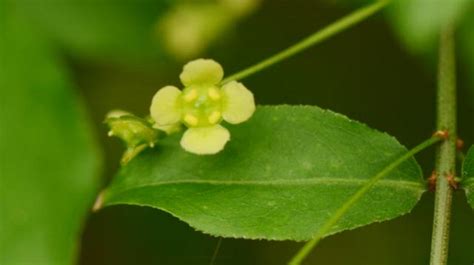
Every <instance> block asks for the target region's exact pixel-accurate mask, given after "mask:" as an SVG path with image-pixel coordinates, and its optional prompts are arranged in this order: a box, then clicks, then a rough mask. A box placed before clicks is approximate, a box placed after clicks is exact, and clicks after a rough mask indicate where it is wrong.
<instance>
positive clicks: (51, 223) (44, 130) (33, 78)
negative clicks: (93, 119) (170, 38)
mask: <svg viewBox="0 0 474 265" xmlns="http://www.w3.org/2000/svg"><path fill="white" fill-rule="evenodd" d="M0 11H2V14H1V16H0V18H1V21H0V25H1V29H0V30H1V31H2V36H3V38H2V41H1V42H0V53H1V54H0V56H1V58H2V70H1V74H0V87H1V89H0V99H1V112H0V124H1V126H2V129H1V130H0V153H1V154H2V158H1V163H0V172H1V175H0V182H1V184H0V196H1V198H0V212H1V216H0V264H5V265H7V264H8V265H16V264H18V265H20V264H48V265H63V264H72V263H73V262H74V260H75V255H76V248H77V243H78V241H77V238H78V236H79V232H80V228H81V226H82V220H83V219H84V217H85V215H86V213H87V211H88V209H89V208H90V204H91V203H92V200H93V197H94V194H95V192H96V189H97V184H98V180H99V179H98V178H97V174H98V169H99V164H100V157H99V156H98V152H97V149H96V146H95V143H94V141H93V138H92V137H91V136H92V135H91V128H90V127H89V124H88V120H87V119H86V117H85V114H84V112H83V109H82V105H81V104H79V103H78V102H77V100H76V95H75V94H74V93H73V91H72V89H71V84H70V82H69V80H68V79H67V78H66V75H65V73H64V71H63V70H62V65H61V64H60V62H58V60H57V59H58V58H57V57H56V56H55V54H54V53H53V52H52V50H51V49H50V46H49V44H48V43H47V42H45V41H44V40H43V39H42V38H41V35H40V34H38V32H35V31H34V30H32V29H31V28H30V27H29V24H28V23H27V22H26V19H25V17H20V16H16V14H14V12H15V11H14V9H12V8H9V9H7V10H5V9H2V10H0ZM5 12H7V13H6V14H5Z"/></svg>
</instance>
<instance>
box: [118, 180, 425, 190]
mask: <svg viewBox="0 0 474 265" xmlns="http://www.w3.org/2000/svg"><path fill="white" fill-rule="evenodd" d="M367 181H368V180H367V179H357V178H350V179H347V178H346V179H334V178H308V179H279V180H272V181H262V180H209V179H206V180H200V179H181V180H169V181H159V182H150V183H146V184H142V185H137V186H133V188H125V189H117V190H115V191H114V192H116V193H119V192H120V193H122V192H128V191H131V190H137V189H142V188H150V187H157V186H165V185H174V184H208V185H256V186H298V185H307V184H310V185H311V184H312V185H315V184H323V185H355V186H358V185H362V184H363V183H365V182H367ZM375 186H388V187H395V188H401V189H412V190H415V191H424V190H425V186H424V185H423V183H420V182H415V181H406V180H391V179H385V180H380V181H379V182H378V183H377V184H376V185H375Z"/></svg>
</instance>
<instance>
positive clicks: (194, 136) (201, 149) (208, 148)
mask: <svg viewBox="0 0 474 265" xmlns="http://www.w3.org/2000/svg"><path fill="white" fill-rule="evenodd" d="M229 140H230V133H229V131H228V130H227V129H226V128H224V127H222V126H221V125H214V126H211V127H197V128H189V129H188V130H186V132H185V133H184V134H183V138H181V146H182V147H183V148H184V150H186V151H188V152H191V153H194V154H198V155H211V154H215V153H217V152H219V151H221V150H222V149H224V146H225V144H226V143H227V141H229Z"/></svg>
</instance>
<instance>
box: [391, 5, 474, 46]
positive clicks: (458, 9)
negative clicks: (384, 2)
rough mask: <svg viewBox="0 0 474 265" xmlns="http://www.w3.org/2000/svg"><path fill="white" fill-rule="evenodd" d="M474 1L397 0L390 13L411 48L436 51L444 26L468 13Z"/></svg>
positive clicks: (399, 33)
mask: <svg viewBox="0 0 474 265" xmlns="http://www.w3.org/2000/svg"><path fill="white" fill-rule="evenodd" d="M471 3H472V0H439V1H436V2H433V1H431V0H397V1H393V3H392V5H391V7H390V11H389V16H390V19H391V22H392V24H393V26H394V29H395V32H396V33H397V35H398V36H399V37H400V40H401V41H402V42H403V43H404V44H405V45H406V46H407V48H408V49H409V50H411V51H412V52H415V53H417V54H426V52H427V51H429V50H435V47H436V44H437V43H438V36H439V31H440V29H441V25H445V24H446V23H448V22H451V21H457V20H458V19H460V18H462V16H464V14H465V11H466V7H468V6H469V4H471Z"/></svg>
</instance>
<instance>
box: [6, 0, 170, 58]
mask: <svg viewBox="0 0 474 265" xmlns="http://www.w3.org/2000/svg"><path fill="white" fill-rule="evenodd" d="M12 4H13V5H15V7H16V8H18V9H19V10H21V11H22V12H25V13H26V14H28V16H29V17H30V18H31V19H32V21H34V22H35V23H36V24H37V25H38V27H39V28H41V29H43V30H44V32H46V33H47V34H48V35H49V36H51V37H52V38H53V39H54V40H56V41H58V42H59V43H60V44H62V45H63V46H64V47H65V48H66V49H67V50H70V51H72V52H73V53H75V54H78V55H80V56H85V57H92V58H98V59H104V60H109V61H110V60H111V61H115V62H128V63H129V62H136V63H138V62H143V61H147V62H152V60H156V59H157V56H158V55H159V50H160V49H159V47H158V41H157V40H158V36H157V35H158V33H157V32H156V28H155V24H156V20H157V18H158V17H159V15H160V13H162V12H163V10H165V9H166V7H167V4H168V3H167V1H129V0H86V1H84V0H48V1H30V0H17V1H14V2H12Z"/></svg>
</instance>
